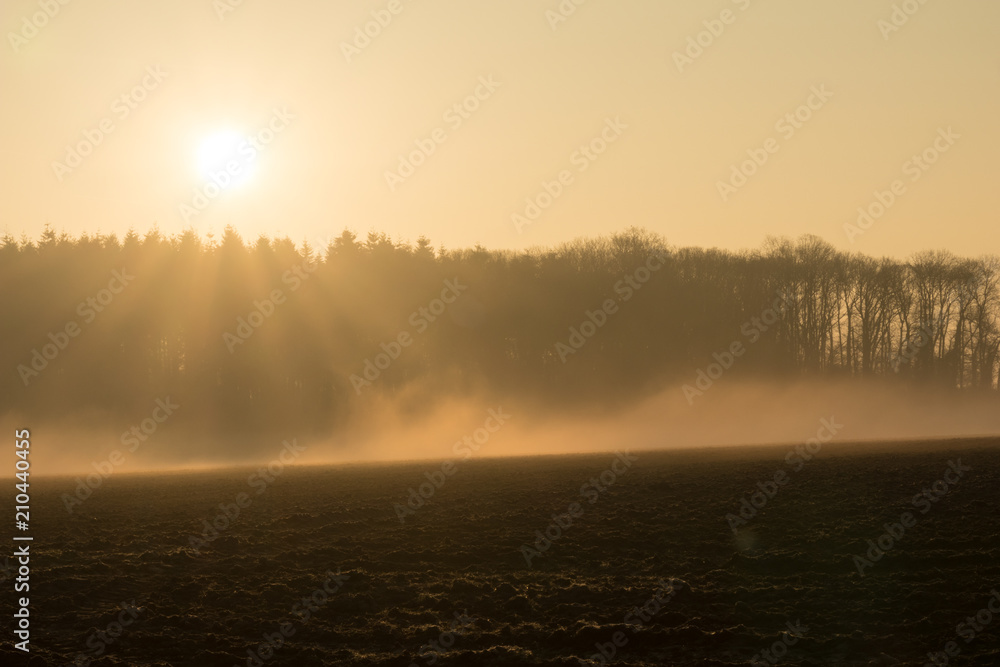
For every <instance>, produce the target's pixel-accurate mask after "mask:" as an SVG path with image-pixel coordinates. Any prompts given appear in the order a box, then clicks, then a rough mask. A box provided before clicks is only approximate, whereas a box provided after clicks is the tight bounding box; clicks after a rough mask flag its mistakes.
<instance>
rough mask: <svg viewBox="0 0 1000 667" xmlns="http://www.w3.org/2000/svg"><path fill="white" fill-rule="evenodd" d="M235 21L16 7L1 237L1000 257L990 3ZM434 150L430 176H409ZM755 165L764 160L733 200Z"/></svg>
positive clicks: (523, 10)
mask: <svg viewBox="0 0 1000 667" xmlns="http://www.w3.org/2000/svg"><path fill="white" fill-rule="evenodd" d="M580 1H581V0H577V2H580ZM238 2H239V0H229V4H227V3H226V2H225V1H224V0H216V2H213V1H212V0H171V2H157V3H150V2H142V3H139V2H124V1H118V2H110V1H103V2H102V1H99V0H89V1H87V2H83V1H70V2H68V4H66V5H61V4H59V3H58V0H41V1H40V2H39V1H38V0H36V1H29V0H8V1H7V2H4V3H3V6H2V7H3V8H2V10H0V12H2V14H0V18H2V23H3V28H4V32H5V33H6V37H5V40H6V42H7V43H6V45H5V46H4V47H3V49H4V50H3V56H2V58H0V68H2V77H3V79H2V80H3V91H4V104H3V108H2V111H0V115H2V119H3V122H2V123H0V133H2V137H0V150H2V151H3V158H4V159H3V160H2V172H0V181H2V183H3V192H2V196H0V227H6V229H7V230H9V231H10V232H12V233H13V234H15V235H20V234H21V233H22V232H26V233H28V234H29V235H32V236H36V235H37V234H38V233H39V232H40V231H41V229H42V227H43V225H44V224H45V223H46V222H49V223H51V224H52V225H53V226H55V227H56V228H57V229H65V230H66V231H68V232H70V233H73V234H76V233H79V232H81V231H91V232H93V231H97V230H100V231H102V232H109V231H115V232H118V233H119V234H121V233H124V232H125V231H126V230H127V229H128V228H129V227H130V226H134V227H135V228H136V229H137V230H139V231H145V230H146V229H147V228H149V227H150V226H151V225H152V224H153V223H157V224H158V225H159V227H160V229H161V230H162V231H164V232H167V233H174V232H177V231H180V230H182V229H184V228H185V227H188V226H191V227H193V228H194V229H196V230H198V231H199V232H202V233H205V232H208V231H215V232H219V231H221V229H222V227H224V226H225V225H226V224H227V223H232V224H234V225H235V226H236V227H237V228H238V229H239V230H240V231H241V232H242V233H243V234H244V236H246V237H250V238H252V237H255V236H256V235H257V234H259V233H262V232H263V233H268V234H275V233H281V234H287V235H289V236H290V237H291V238H292V239H293V240H295V241H303V240H309V241H310V242H313V243H314V244H315V243H317V242H318V241H322V240H324V239H326V238H327V237H328V235H330V234H332V233H334V234H335V233H337V232H339V230H341V229H342V228H344V227H345V226H348V227H351V228H354V229H355V230H357V231H359V232H361V233H362V234H363V233H364V232H366V231H367V230H368V229H370V228H375V229H379V230H383V231H386V232H388V233H389V234H391V235H392V236H393V237H396V238H402V239H407V240H415V239H416V237H417V236H419V235H421V234H425V235H427V236H429V237H430V238H431V240H432V241H433V242H434V243H435V245H437V244H440V243H444V244H445V245H447V246H449V247H455V246H467V245H472V244H474V243H477V242H479V243H482V244H484V245H486V246H487V247H509V248H521V247H528V246H532V245H538V244H542V245H548V244H552V243H557V242H560V241H563V240H567V239H570V238H574V237H577V236H583V235H593V234H598V233H607V232H611V231H614V230H618V229H621V228H623V227H625V226H628V225H633V224H634V225H639V226H645V227H647V228H650V229H652V230H655V231H657V232H661V233H663V234H664V235H665V236H666V237H667V239H668V241H670V242H671V243H673V244H677V245H700V246H721V247H727V248H742V247H755V246H758V245H759V244H760V243H761V241H762V240H763V238H764V237H765V236H766V235H767V234H776V235H788V236H798V235H800V234H803V233H812V234H817V235H819V236H821V237H823V238H825V239H827V240H829V241H830V242H832V243H834V244H835V245H837V246H838V247H842V248H849V249H856V250H860V251H864V252H866V253H871V254H876V255H881V254H887V255H893V256H904V257H905V256H906V255H908V254H909V253H911V252H913V251H915V250H920V249H925V248H947V249H950V250H953V251H955V252H956V253H960V254H967V255H978V254H981V253H983V252H998V251H1000V231H998V228H997V224H996V223H997V211H998V210H1000V201H998V199H1000V188H998V187H997V185H996V183H997V180H998V175H1000V166H998V159H997V155H1000V129H998V126H997V118H998V117H1000V113H998V111H1000V58H998V52H997V45H998V44H1000V5H998V3H997V2H995V0H965V1H963V2H954V1H952V2H945V1H944V0H929V1H927V2H925V3H924V4H923V5H921V4H920V3H918V2H917V1H916V0H907V2H899V1H898V0H896V1H895V4H897V6H902V5H906V8H909V9H911V10H912V9H913V8H919V9H918V10H917V11H916V12H915V13H914V14H913V15H912V16H907V15H906V14H905V13H897V15H896V20H897V23H900V24H902V25H901V27H899V29H898V30H892V31H891V32H890V31H889V29H888V27H887V26H891V25H892V24H891V21H892V16H893V11H894V10H893V7H894V0H841V1H840V2H806V1H803V0H698V1H694V0H692V1H689V2H681V1H676V2H667V1H665V0H614V1H611V0H588V1H586V2H583V3H582V5H581V6H579V7H575V4H574V3H573V2H572V0H564V2H562V3H560V2H559V1H558V0H530V1H529V0H504V1H503V2H500V1H495V2H481V1H474V0H433V1H432V0H393V1H392V2H390V1H389V0H365V1H360V0H355V1H352V2H316V1H313V2H309V1H302V2H284V3H278V2H267V1H266V0H243V1H242V3H240V4H239V5H238V6H236V7H235V8H233V6H232V5H236V4H237V3H238ZM50 4H51V7H49V12H50V13H54V16H52V17H51V18H49V17H48V16H46V15H45V14H44V10H43V7H46V6H49V5H50ZM560 6H562V7H575V11H574V12H573V13H572V14H571V15H569V16H568V17H566V20H564V21H561V20H560V21H558V22H557V21H556V17H557V16H558V15H557V14H555V12H558V11H559V7H560ZM54 8H58V11H55V9H54ZM223 9H231V10H232V11H223ZM393 9H394V10H396V12H397V13H395V14H393V13H391V10H393ZM726 10H728V12H729V13H726V14H723V12H724V11H726ZM899 11H900V12H901V11H902V10H899ZM372 12H375V16H376V17H379V16H381V19H382V22H383V23H386V24H387V25H385V26H384V27H378V26H376V25H375V24H373V25H372V26H369V28H370V32H372V33H378V34H377V35H376V36H375V37H372V38H370V39H369V42H368V43H367V45H365V42H364V41H362V40H359V39H358V32H357V30H358V29H359V28H360V29H361V30H363V29H364V26H365V24H366V23H368V22H372V21H375V20H376V18H373V14H372ZM547 12H552V13H549V14H548V15H547ZM33 15H34V20H33V19H32V16H33ZM720 17H721V19H725V20H726V21H728V22H729V23H728V24H726V23H723V22H722V21H721V20H720ZM904 17H905V18H906V22H905V23H903V21H902V20H901V18H904ZM558 18H562V17H561V16H560V17H558ZM716 20H718V22H715V23H713V21H716ZM32 21H33V22H34V23H35V24H39V25H42V27H40V28H37V29H36V27H35V25H33V24H32ZM705 21H708V22H709V23H708V26H707V27H706V24H705V23H704V22H705ZM879 21H884V22H885V23H883V24H882V26H881V27H880V25H879ZM376 27H378V30H376V29H375V28H376ZM893 27H895V26H893ZM710 29H714V31H715V32H717V33H719V34H718V35H717V36H714V35H711V34H710V33H709V32H704V31H708V30H710ZM700 32H704V34H702V35H701V41H702V43H703V44H707V46H703V47H691V50H690V54H691V55H692V56H695V57H692V58H691V60H690V62H682V61H681V60H680V59H679V57H678V56H677V55H675V54H676V53H684V52H685V50H686V49H688V48H689V46H690V44H691V43H690V42H689V41H688V38H689V37H691V38H693V39H694V40H695V41H697V39H698V34H699V33H700ZM365 39H368V38H365ZM355 43H356V45H355ZM345 44H352V45H355V46H354V47H353V48H350V49H345V46H344V45H345ZM698 48H701V53H700V55H699V53H698ZM345 51H347V52H346V53H345ZM154 74H155V75H154ZM483 82H487V83H483ZM813 91H821V92H822V93H823V94H822V97H821V96H819V95H817V94H816V93H814V92H813ZM823 91H826V92H823ZM477 93H478V95H479V98H480V99H476V98H475V97H473V98H470V99H468V101H467V102H466V104H467V107H468V110H465V111H462V112H461V113H459V112H458V111H455V110H454V106H455V105H456V104H462V103H463V100H466V98H469V96H475V95H476V94H477ZM828 93H829V94H832V97H828V98H827V94H828ZM123 96H124V98H123ZM811 96H812V97H811ZM823 98H826V99H825V100H823ZM807 102H812V104H813V107H814V109H813V110H808V112H807V110H806V109H802V110H800V111H799V113H800V114H801V116H800V117H801V118H806V120H804V121H802V122H799V121H795V124H794V125H793V124H792V123H790V122H787V121H786V122H785V123H782V124H780V125H779V124H778V123H779V121H781V119H782V118H783V117H784V116H785V115H786V114H789V113H794V112H795V111H796V109H797V108H798V107H800V105H803V104H806V103H807ZM102 123H103V127H104V128H105V129H108V128H110V129H111V132H110V133H105V132H104V131H102V130H101V129H100V128H101V127H102ZM795 125H797V126H798V127H796V126H795ZM948 128H951V138H950V139H947V140H946V139H945V138H944V137H945V136H946V135H947V134H948ZM435 130H437V132H436V133H435ZM939 131H940V132H941V133H940V134H939ZM98 132H99V133H100V134H102V135H104V136H103V138H101V139H100V141H99V142H97V141H96V138H97V137H98V136H99V135H98ZM602 133H603V134H604V136H605V138H606V139H608V140H613V141H610V142H609V143H608V144H607V145H606V146H605V147H604V148H606V150H605V152H603V153H602V154H600V155H598V154H596V152H594V153H591V155H592V156H593V158H594V159H593V160H591V159H590V158H588V157H586V156H585V155H584V154H583V153H579V152H578V151H579V150H580V147H581V146H584V145H588V144H591V142H592V141H595V140H596V141H595V143H594V150H595V151H597V150H600V149H601V148H602V146H601V144H602V142H603V141H604V140H603V139H599V138H600V137H601V136H602ZM248 134H253V135H256V136H257V137H258V138H257V139H256V140H255V141H256V144H257V145H256V146H252V145H251V144H249V143H247V144H243V145H242V146H240V144H241V143H242V142H243V141H244V137H245V136H246V135H248ZM956 135H957V136H956ZM88 136H89V138H88ZM435 137H436V138H437V139H438V141H435ZM441 139H443V142H441V143H439V141H440V140H441ZM769 139H771V140H772V141H771V142H770V143H768V140H769ZM935 141H937V146H938V148H947V151H946V152H943V154H940V155H936V149H934V148H933V147H934V146H935ZM81 142H83V145H82V147H80V148H81V151H80V152H84V153H89V154H87V155H85V156H81V157H80V158H79V161H77V160H76V158H75V157H72V156H70V157H67V147H68V146H74V147H76V146H78V145H79V144H80V143H81ZM416 142H420V143H421V144H423V145H424V147H425V149H427V148H429V147H430V146H434V151H433V153H432V154H431V155H429V156H428V157H426V158H424V156H423V155H417V156H415V157H417V158H418V160H417V161H418V162H421V163H422V164H420V165H419V166H417V167H415V169H414V170H413V173H412V175H407V172H405V170H404V172H403V176H405V178H404V177H403V176H398V174H399V173H400V171H399V170H400V155H404V156H405V155H408V154H410V153H411V151H415V150H418V147H417V143H416ZM91 143H96V144H97V145H96V146H94V147H93V148H92V150H91V146H90V144H91ZM767 147H770V149H771V150H772V151H774V150H775V149H776V150H777V152H772V153H770V154H768V153H767ZM925 149H929V153H928V156H929V157H930V158H935V157H937V161H936V162H935V163H934V164H933V165H929V164H928V165H926V167H927V169H926V171H924V170H923V169H922V168H921V167H920V166H919V165H916V164H915V163H909V164H907V163H908V161H910V160H911V159H912V157H913V156H914V155H919V154H921V153H923V152H924V151H925ZM747 151H752V152H753V153H754V154H756V156H757V158H758V161H762V158H763V156H764V155H766V156H767V161H766V162H765V163H764V164H763V165H761V166H759V167H757V166H756V165H752V166H753V167H754V168H755V169H756V173H754V174H753V175H751V176H750V177H749V178H747V180H746V183H745V184H743V185H741V187H738V188H735V189H734V190H735V191H733V190H729V191H727V193H726V194H725V197H724V196H723V194H722V193H720V187H719V183H720V182H730V178H731V175H732V168H733V165H734V164H737V165H738V164H740V163H742V162H743V161H745V160H747V159H750V157H749V154H748V152H747ZM427 152H429V151H427ZM57 162H58V163H62V164H63V165H65V167H61V166H58V165H54V163H57ZM227 163H230V164H231V165H235V167H234V169H233V171H234V172H238V173H237V176H235V177H233V178H232V181H233V182H232V183H231V184H230V185H229V187H227V188H225V189H223V190H221V191H219V192H217V191H216V189H215V188H214V185H208V184H209V183H211V181H210V180H208V179H209V178H210V176H209V175H210V174H211V172H212V171H213V169H214V170H215V171H216V173H217V174H218V173H219V172H220V170H222V173H224V170H225V166H226V164H227ZM74 165H76V166H74ZM747 171H751V165H747ZM57 172H58V173H57ZM387 172H396V173H397V177H392V178H389V177H387V175H386V174H387ZM561 172H565V173H562V174H561ZM560 174H561V175H562V177H563V183H559V179H560ZM228 178H229V177H228V176H225V175H224V176H217V179H218V180H220V181H221V182H225V181H226V180H227V179H228ZM897 179H898V180H899V181H900V183H897V184H896V185H897V194H894V195H893V194H887V195H882V199H883V201H884V202H889V201H890V199H891V198H893V197H894V198H895V202H894V203H892V204H891V205H890V206H888V211H887V212H886V213H885V215H884V216H883V217H881V218H880V219H878V220H877V221H875V222H874V223H873V224H871V225H870V227H869V228H868V229H867V230H865V231H864V233H863V234H860V235H857V234H855V235H854V238H853V243H852V242H850V241H849V239H848V234H847V233H846V232H845V229H844V225H845V224H850V223H854V222H855V221H856V220H857V218H858V213H857V210H858V207H861V206H864V207H868V206H869V205H871V204H872V203H873V202H876V201H877V200H876V196H875V192H876V191H887V192H890V193H891V189H892V184H893V181H895V180H897ZM390 181H391V182H390ZM543 181H547V182H549V183H550V185H549V190H550V191H551V192H552V193H555V194H556V196H555V197H554V198H553V199H554V201H552V202H551V205H549V206H548V208H546V209H545V210H543V211H541V213H540V215H537V216H536V219H534V220H529V216H528V215H527V214H531V215H534V212H533V211H530V210H528V211H526V207H527V204H526V199H527V198H533V199H534V198H537V197H538V196H539V194H540V193H545V190H544V188H543ZM735 183H740V181H735ZM196 192H201V193H202V194H207V196H206V197H205V199H203V200H202V199H200V198H197V197H196ZM899 193H901V194H899ZM213 194H217V196H215V197H212V196H211V195H213ZM546 196H547V195H546ZM724 198H725V199H726V201H724ZM541 203H543V204H546V205H548V204H549V203H550V202H549V201H547V200H546V199H545V196H543V197H542V202H541ZM199 205H200V206H202V207H203V208H202V210H198V206H199ZM183 206H189V207H191V209H190V210H184V209H182V207H183ZM192 210H193V211H197V214H196V215H192V213H191V212H192ZM873 210H874V211H875V212H877V211H878V206H875V207H874V208H873ZM513 214H520V215H523V216H525V218H524V221H529V222H530V224H523V222H522V224H520V225H518V224H516V223H515V222H514V221H513V220H512V215H513ZM185 215H186V217H187V220H185Z"/></svg>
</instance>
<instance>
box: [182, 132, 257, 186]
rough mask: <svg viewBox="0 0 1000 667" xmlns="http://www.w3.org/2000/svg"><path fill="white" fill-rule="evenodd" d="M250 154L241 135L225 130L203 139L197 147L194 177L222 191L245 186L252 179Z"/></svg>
mask: <svg viewBox="0 0 1000 667" xmlns="http://www.w3.org/2000/svg"><path fill="white" fill-rule="evenodd" d="M253 157H254V151H253V150H252V147H251V145H250V143H249V142H248V141H247V137H246V136H244V135H243V134H242V133H240V132H238V131H236V130H233V129H225V130H219V131H218V132H214V133H213V134H210V135H208V136H207V137H205V138H204V139H203V140H202V142H201V145H200V146H199V147H198V153H197V161H196V162H197V170H198V176H199V177H200V178H202V179H204V180H206V181H213V182H215V183H216V185H218V186H219V187H220V188H222V189H224V190H225V189H227V188H231V187H234V186H239V185H243V184H245V183H247V182H248V181H249V180H250V178H251V176H252V175H253Z"/></svg>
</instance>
